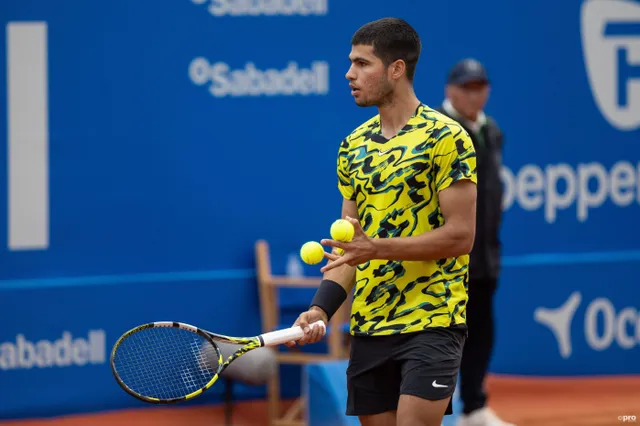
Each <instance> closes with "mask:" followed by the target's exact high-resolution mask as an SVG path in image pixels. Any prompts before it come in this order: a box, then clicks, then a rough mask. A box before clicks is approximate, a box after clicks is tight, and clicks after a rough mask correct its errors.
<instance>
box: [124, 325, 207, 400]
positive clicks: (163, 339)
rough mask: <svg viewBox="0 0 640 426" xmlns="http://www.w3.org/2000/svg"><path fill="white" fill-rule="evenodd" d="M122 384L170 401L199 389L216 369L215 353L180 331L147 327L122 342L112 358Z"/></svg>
mask: <svg viewBox="0 0 640 426" xmlns="http://www.w3.org/2000/svg"><path fill="white" fill-rule="evenodd" d="M114 366H115V369H116V371H117V373H118V375H119V376H120V379H121V380H122V382H123V383H124V384H125V385H126V386H127V387H128V388H129V389H131V390H132V391H133V392H135V393H137V394H139V395H142V396H146V397H151V398H158V399H161V400H169V399H175V398H180V397H183V396H185V395H188V394H190V393H192V392H195V391H197V390H199V389H202V388H203V387H204V386H205V385H206V384H207V383H209V382H210V381H211V379H212V378H213V377H214V376H215V375H216V373H217V372H218V368H219V359H218V351H217V348H215V347H214V346H213V345H212V344H211V343H210V342H209V341H207V340H206V339H204V338H203V337H201V336H199V335H197V334H195V333H192V332H190V331H187V330H183V329H180V328H163V327H160V328H148V329H144V330H141V331H139V332H137V333H134V334H132V335H130V336H129V337H128V338H127V339H125V340H123V341H122V343H121V344H120V346H119V348H118V350H117V351H116V354H115V357H114Z"/></svg>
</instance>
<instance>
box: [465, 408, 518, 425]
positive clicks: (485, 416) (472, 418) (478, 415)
mask: <svg viewBox="0 0 640 426" xmlns="http://www.w3.org/2000/svg"><path fill="white" fill-rule="evenodd" d="M456 426H516V425H514V424H513V423H507V422H505V421H503V420H501V419H500V418H499V417H498V416H497V415H496V413H494V411H493V410H492V409H491V408H487V407H485V408H481V409H479V410H476V411H474V412H472V413H471V414H460V417H459V419H458V422H457V423H456Z"/></svg>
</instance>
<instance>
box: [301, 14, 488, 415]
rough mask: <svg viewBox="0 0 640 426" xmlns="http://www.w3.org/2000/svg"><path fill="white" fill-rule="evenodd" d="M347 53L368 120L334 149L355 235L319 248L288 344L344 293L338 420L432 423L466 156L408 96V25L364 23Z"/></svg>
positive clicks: (469, 220) (452, 350) (470, 172)
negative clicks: (345, 344) (346, 326)
mask: <svg viewBox="0 0 640 426" xmlns="http://www.w3.org/2000/svg"><path fill="white" fill-rule="evenodd" d="M351 44H352V48H351V53H350V55H349V58H350V60H351V67H350V68H349V71H348V72H347V74H346V77H347V79H348V80H349V86H350V87H351V93H352V95H353V97H354V99H355V102H356V104H357V105H359V106H361V107H370V106H375V107H377V108H378V112H379V114H378V115H376V116H375V117H373V118H371V119H370V120H368V121H366V122H365V123H363V124H362V125H361V126H359V127H358V128H357V129H355V130H354V131H353V132H352V133H351V134H350V135H349V136H348V137H347V138H346V139H344V140H343V141H342V143H341V144H340V148H339V152H338V161H337V163H338V166H337V169H338V170H337V174H338V187H339V190H340V192H341V193H342V195H343V197H344V200H343V205H342V215H343V217H345V218H347V219H348V220H350V221H351V223H352V224H353V225H354V227H355V236H354V238H353V240H352V241H351V242H349V243H340V242H338V241H333V240H322V241H321V242H322V244H324V245H327V246H330V247H333V248H334V250H333V253H326V257H327V258H328V259H329V262H328V263H327V265H325V266H324V267H323V268H322V272H323V273H324V276H323V281H322V284H321V285H320V287H319V289H318V291H317V292H316V295H315V296H314V299H313V301H312V303H311V307H310V309H309V310H308V311H307V312H304V313H302V314H301V315H300V316H299V318H298V319H297V320H296V324H298V325H300V326H302V328H303V329H304V330H305V332H306V335H305V337H304V338H303V339H302V340H301V341H299V343H301V344H305V343H313V342H317V341H318V340H320V338H321V330H320V329H314V330H311V329H310V328H309V323H311V322H313V321H317V320H318V319H323V320H324V321H328V320H329V319H330V318H331V316H332V315H333V314H334V313H335V312H336V311H337V310H338V308H339V307H340V306H341V305H342V303H343V302H344V300H345V299H346V297H347V293H348V292H349V291H351V290H352V289H353V287H354V285H355V294H354V300H353V305H352V312H351V334H352V335H353V338H352V347H351V356H350V360H349V367H348V369H347V382H348V401H347V414H348V415H355V416H359V419H360V423H361V424H362V425H363V426H392V425H398V426H403V425H404V426H408V425H411V426H417V425H424V426H436V425H438V426H439V425H440V424H441V421H442V418H443V415H444V414H445V413H446V414H450V413H451V403H450V401H451V395H452V394H453V391H454V389H455V387H456V381H457V376H458V370H459V367H460V360H461V356H462V349H463V346H464V342H465V339H466V324H465V308H466V303H467V292H466V285H467V277H468V264H469V257H468V253H469V252H470V250H471V247H472V246H473V241H474V233H475V214H476V213H475V210H476V173H475V170H476V159H475V151H474V149H473V145H472V143H471V139H470V137H469V135H468V134H467V132H466V131H465V130H463V129H462V128H461V126H460V125H459V124H458V123H456V122H455V121H453V120H452V119H450V118H447V117H446V116H444V115H442V114H440V113H439V112H437V111H435V110H433V109H431V108H429V107H428V106H426V105H425V104H423V103H421V102H420V101H419V100H418V98H417V97H416V94H415V92H414V89H413V78H414V73H415V69H416V64H417V62H418V58H419V55H420V49H421V43H420V38H419V37H418V34H417V33H416V31H415V30H414V29H413V28H412V27H411V26H410V25H409V24H408V23H406V22H405V21H403V20H400V19H392V18H386V19H381V20H378V21H374V22H370V23H368V24H366V25H364V26H363V27H361V28H360V29H359V30H358V31H357V32H356V33H355V34H354V36H353V38H352V40H351ZM335 248H341V249H343V250H344V255H342V256H339V255H337V254H336V253H337V251H336V250H335Z"/></svg>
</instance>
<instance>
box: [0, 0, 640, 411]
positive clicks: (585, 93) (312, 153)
mask: <svg viewBox="0 0 640 426" xmlns="http://www.w3.org/2000/svg"><path fill="white" fill-rule="evenodd" d="M549 11H553V13H550V12H549ZM384 16H397V17H401V18H405V19H407V20H408V21H409V22H410V23H411V24H412V25H414V26H415V28H416V29H417V30H418V32H419V33H420V35H421V36H422V40H423V51H422V57H421V59H420V62H419V64H418V70H417V76H416V81H415V85H416V91H417V94H418V96H419V98H420V99H421V100H422V101H423V102H425V103H426V104H428V105H430V106H433V107H435V106H438V105H439V104H440V103H441V102H442V100H443V93H444V84H445V81H446V80H445V79H446V73H447V71H448V69H449V67H450V66H451V65H452V64H453V63H454V62H456V61H458V60H459V59H462V58H465V57H475V58H477V59H479V60H480V61H482V62H483V63H484V64H485V65H486V67H487V69H488V70H489V73H490V78H491V82H492V91H491V97H490V100H489V103H488V105H487V112H488V113H489V114H490V115H492V116H494V117H495V118H496V120H497V121H498V123H499V124H500V126H501V127H502V129H503V131H504V133H505V148H504V153H503V160H504V163H505V167H504V168H503V171H502V172H503V173H502V176H503V183H504V185H505V198H504V210H505V216H504V223H503V228H502V243H503V254H504V273H503V276H502V277H501V280H500V286H499V292H498V296H497V297H498V298H497V301H496V302H497V308H496V309H497V310H496V315H497V318H498V323H497V331H498V335H497V347H496V351H495V357H494V359H493V363H492V367H491V368H492V371H494V372H497V373H505V374H520V375H594V374H632V373H635V374H638V373H640V361H638V360H639V359H640V357H638V355H639V351H640V349H639V348H640V315H639V314H638V309H639V308H640V306H638V300H640V290H638V285H637V284H638V279H637V272H636V271H637V268H638V266H639V265H640V244H639V243H638V241H639V239H640V227H639V226H637V218H638V217H640V72H639V71H638V70H640V30H639V25H640V2H638V1H636V0H606V1H605V0H584V1H581V0H571V1H565V2H556V1H551V0H542V1H538V2H512V1H509V0H490V1H483V2H475V1H472V0H463V1H458V2H436V3H433V2H428V3H427V2H418V1H411V0H407V1H396V2H390V1H387V0H367V1H364V0H361V1H349V2H345V1H337V0H296V1H283V0H273V1H238V0H181V1H176V2H164V3H157V2H156V3H154V4H153V5H152V4H150V3H149V2H146V1H140V0H135V1H129V0H113V1H111V2H108V3H95V2H85V1H80V0H66V1H63V2H49V1H45V0H22V1H3V2H0V23H1V24H2V27H3V32H2V33H1V34H0V38H2V40H0V62H2V66H0V82H1V83H0V99H1V100H2V101H0V120H2V121H1V122H2V123H4V124H5V126H0V128H6V129H7V130H6V131H4V132H1V133H0V168H3V170H4V173H5V175H6V176H7V179H6V184H3V185H0V222H2V223H4V224H6V226H0V321H1V323H2V324H3V327H0V401H2V404H0V418H4V417H20V416H27V415H33V414H34V413H35V414H38V415H46V414H53V413H58V412H64V411H68V412H71V411H91V410H97V409H105V408H117V407H125V406H130V405H131V404H135V402H134V401H131V398H130V397H128V396H127V395H125V394H124V393H123V392H121V391H120V389H119V388H118V387H117V385H116V384H115V382H114V381H113V379H112V377H110V372H109V369H108V366H107V363H106V362H105V360H106V358H105V357H106V353H107V351H108V350H109V348H110V347H111V345H112V344H113V342H114V341H115V339H116V338H117V336H118V335H119V334H121V333H122V332H124V331H126V330H127V329H128V328H130V327H131V326H133V325H136V324H137V323H141V322H147V321H153V320H158V319H174V320H180V321H185V322H192V323H196V324H198V325H201V326H202V327H204V328H208V329H215V330H216V331H218V329H219V328H220V327H222V328H223V329H222V330H219V331H220V332H223V333H226V334H240V335H250V334H255V333H257V332H259V331H260V329H261V327H260V316H259V308H258V299H257V288H256V282H255V273H254V262H255V261H254V254H253V245H254V242H255V241H256V240H257V239H259V238H264V239H267V240H268V241H269V243H270V244H271V248H272V251H273V253H272V258H273V261H274V272H275V273H281V272H284V271H285V268H286V262H287V258H288V256H289V255H290V254H291V253H294V254H295V253H296V252H297V250H298V248H299V246H300V245H301V244H302V243H303V242H305V241H308V240H319V239H321V238H324V237H326V236H327V234H328V230H329V226H330V224H331V223H332V222H333V220H335V219H336V218H337V216H338V215H339V212H340V210H339V209H340V195H339V193H338V191H337V187H336V172H335V161H336V155H337V149H338V144H339V142H340V140H341V139H342V138H344V137H345V136H346V135H347V134H348V133H349V132H350V131H351V130H352V129H353V128H355V127H356V126H357V125H359V124H360V123H361V122H363V121H364V120H366V119H367V118H368V117H370V116H371V115H373V114H375V113H376V111H375V110H373V109H363V108H359V107H357V106H356V105H355V104H354V103H353V100H352V99H351V96H350V93H349V89H348V86H347V80H346V79H345V73H346V71H347V69H348V66H349V62H348V58H347V57H348V54H349V50H350V38H351V36H352V34H353V32H354V31H355V30H357V29H358V28H359V27H360V26H361V25H362V24H364V23H366V22H368V21H371V20H374V19H377V18H380V17H384ZM5 100H6V101H5ZM5 167H6V169H4V168H5ZM307 272H308V273H317V269H311V270H309V271H307ZM150 295H151V296H150ZM149 297H151V298H152V299H151V300H149ZM229 318H232V320H229ZM38 342H40V344H39V343H38ZM67 364H69V365H67ZM62 381H65V382H66V383H69V384H71V385H69V386H65V387H63V388H61V387H59V383H61V382H62ZM36 388H38V389H43V388H44V389H46V390H45V391H44V394H43V396H42V398H40V399H39V400H34V399H30V398H28V395H29V392H31V390H33V389H36ZM239 392H240V393H241V394H243V395H245V396H251V395H252V392H261V390H255V389H252V388H248V387H247V388H241V389H240V391H239ZM211 395H212V396H211V397H210V398H213V399H215V398H217V397H218V396H219V395H218V394H216V393H215V392H212V393H211ZM67 397H68V398H72V399H66V398H67ZM63 400H64V401H73V403H69V402H64V401H63ZM97 401H99V402H97Z"/></svg>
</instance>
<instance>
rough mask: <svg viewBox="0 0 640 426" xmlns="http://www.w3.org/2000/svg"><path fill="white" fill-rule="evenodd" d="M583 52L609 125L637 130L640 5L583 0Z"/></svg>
mask: <svg viewBox="0 0 640 426" xmlns="http://www.w3.org/2000/svg"><path fill="white" fill-rule="evenodd" d="M581 15H582V17H581V21H582V23H581V26H582V49H583V52H584V58H585V63H586V67H587V74H588V77H589V83H590V85H591V91H592V92H593V96H594V98H595V100H596V103H597V105H598V108H599V109H600V111H601V113H602V114H603V115H604V117H605V118H606V119H607V121H609V123H611V125H612V126H614V127H615V128H617V129H619V130H624V131H630V130H636V129H638V128H640V2H637V1H633V0H586V1H585V2H584V3H583V5H582V11H581Z"/></svg>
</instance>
